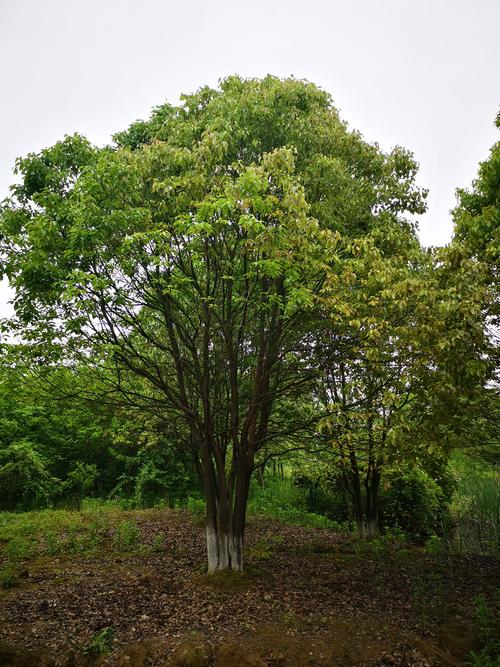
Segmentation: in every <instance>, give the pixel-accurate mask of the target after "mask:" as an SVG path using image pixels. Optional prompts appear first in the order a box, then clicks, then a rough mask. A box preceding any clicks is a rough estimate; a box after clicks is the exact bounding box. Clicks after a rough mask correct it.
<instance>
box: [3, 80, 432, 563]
mask: <svg viewBox="0 0 500 667" xmlns="http://www.w3.org/2000/svg"><path fill="white" fill-rule="evenodd" d="M18 171H19V172H20V173H21V175H22V177H23V180H22V183H21V184H20V185H18V186H14V188H13V195H12V197H11V198H10V199H9V200H7V201H6V202H5V203H4V205H3V209H2V215H1V244H0V248H1V256H2V258H3V264H2V269H3V270H2V272H3V274H4V275H7V276H8V277H9V279H10V281H11V284H12V286H13V287H14V289H15V290H16V297H15V309H16V316H15V318H14V319H13V320H12V321H11V322H10V325H9V326H10V327H11V328H12V329H14V330H17V331H18V332H22V333H23V335H24V337H25V339H27V341H28V342H32V343H33V345H34V350H35V352H34V354H35V355H38V357H39V359H41V360H45V361H47V362H49V361H50V362H51V363H55V361H59V362H60V361H63V360H64V362H65V363H68V362H69V360H72V361H78V362H79V363H87V365H88V366H89V367H92V368H93V369H94V370H95V372H96V373H101V377H103V378H106V377H108V376H110V374H109V369H110V368H113V370H114V373H113V378H114V380H113V381H112V382H111V383H110V385H109V389H108V392H109V395H110V394H114V396H115V397H116V396H118V397H121V398H122V399H123V400H124V402H125V403H126V402H130V403H134V404H135V405H136V406H142V407H143V408H144V409H147V410H149V411H156V412H157V414H159V415H166V416H167V418H168V419H176V420H177V421H181V422H182V423H183V425H184V429H185V432H186V438H185V444H184V446H185V447H186V448H189V450H190V452H191V454H192V456H193V459H194V461H195V465H196V468H197V470H198V471H199V474H200V477H201V480H202V483H203V488H204V492H205V498H206V505H207V551H208V569H209V571H214V570H217V569H226V568H232V569H236V570H240V569H242V566H243V561H242V544H243V534H244V526H245V511H246V504H247V498H248V492H249V484H250V478H251V474H252V472H253V470H254V467H255V465H256V461H257V459H256V456H257V454H258V453H260V454H259V457H258V461H262V460H263V457H262V452H263V451H264V450H265V448H266V447H268V446H270V443H271V444H272V443H277V442H288V441H289V438H290V437H291V436H292V435H293V436H294V437H295V438H297V437H299V435H300V433H301V432H303V431H304V430H305V429H307V428H308V427H309V426H310V425H311V424H310V420H311V415H310V414H308V413H307V411H297V412H296V413H294V412H293V411H290V410H280V406H283V405H285V404H289V403H290V401H291V400H294V399H295V398H296V399H297V400H298V399H299V397H300V396H303V395H305V394H306V393H308V392H310V391H311V387H312V383H313V381H314V380H315V378H316V377H317V374H318V372H317V368H316V366H315V364H313V363H312V356H311V354H310V348H311V345H312V344H313V339H312V337H311V331H312V330H313V328H314V327H315V326H316V325H317V322H318V312H319V311H318V308H319V304H320V299H321V294H322V290H323V289H324V286H325V284H327V278H328V276H330V275H332V274H334V273H335V272H338V271H339V269H340V268H341V266H342V255H341V254H340V255H339V254H338V253H337V247H338V246H339V244H341V241H342V238H343V237H347V238H348V237H350V236H362V235H363V234H365V233H368V232H369V230H370V228H371V227H372V226H373V225H374V224H376V222H377V220H378V219H379V217H380V216H385V218H386V219H389V220H391V221H392V222H393V223H394V224H396V225H397V224H399V215H400V213H402V212H404V211H409V212H410V213H415V212H420V211H422V210H423V206H424V205H423V193H421V192H420V191H419V190H418V188H416V187H415V186H414V176H415V173H416V166H415V163H414V162H413V160H412V158H411V156H410V155H409V154H408V153H407V152H406V151H404V150H402V149H399V148H398V149H395V150H394V151H393V152H392V153H391V154H389V155H387V154H384V153H383V152H382V151H380V150H379V148H378V147H377V146H376V145H375V146H374V145H369V144H367V143H365V142H364V141H363V140H362V138H361V137H360V136H359V135H358V134H357V133H355V132H349V131H348V130H347V128H346V126H345V125H344V124H343V123H342V122H341V121H340V120H339V118H338V115H337V113H336V111H335V109H334V108H333V106H332V103H331V99H330V98H329V96H328V95H327V94H326V93H324V92H322V91H320V90H319V89H318V88H316V87H315V86H314V85H312V84H308V83H304V82H299V81H295V80H293V79H292V80H286V81H281V80H279V79H276V78H273V77H267V78H265V79H264V80H262V81H259V80H249V81H245V80H241V79H239V78H237V77H231V78H229V79H227V80H225V81H224V82H222V84H221V87H220V89H218V90H211V89H207V88H205V89H202V90H200V91H199V92H198V93H196V94H195V95H191V96H187V97H185V98H184V100H183V102H182V104H181V105H180V106H178V107H173V106H170V105H168V104H166V105H164V106H162V107H159V108H157V109H156V110H155V111H154V112H153V114H152V117H151V119H150V120H149V121H147V122H137V123H134V124H133V125H132V126H131V127H130V129H129V130H128V131H126V132H124V133H121V134H118V135H116V137H115V145H114V146H112V147H105V148H102V149H97V148H93V147H92V146H90V144H89V143H88V142H87V141H86V140H85V139H83V138H81V137H79V136H74V137H67V138H65V139H64V140H63V141H62V142H60V143H58V144H56V145H55V146H54V147H52V148H49V149H47V150H44V151H42V152H41V153H40V154H37V155H35V154H32V155H29V156H28V157H27V158H25V159H22V160H20V161H19V162H18ZM401 224H404V223H401ZM329 298H330V299H333V298H334V297H333V296H332V295H331V294H330V297H329Z"/></svg>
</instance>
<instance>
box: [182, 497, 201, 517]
mask: <svg viewBox="0 0 500 667" xmlns="http://www.w3.org/2000/svg"><path fill="white" fill-rule="evenodd" d="M186 507H187V509H188V512H191V514H194V515H195V516H196V517H201V516H203V514H205V501H204V500H202V499H201V498H193V496H189V498H188V499H187V504H186Z"/></svg>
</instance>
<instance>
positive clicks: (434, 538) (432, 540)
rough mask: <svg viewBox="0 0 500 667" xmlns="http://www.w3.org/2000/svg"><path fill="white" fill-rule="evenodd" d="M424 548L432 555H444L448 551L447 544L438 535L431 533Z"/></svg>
mask: <svg viewBox="0 0 500 667" xmlns="http://www.w3.org/2000/svg"><path fill="white" fill-rule="evenodd" d="M424 550H425V551H426V552H427V553H428V554H430V555H431V556H442V555H443V554H444V553H445V552H446V544H445V542H444V541H443V539H442V538H441V537H438V535H431V536H430V537H429V538H428V539H427V540H426V542H425V545H424Z"/></svg>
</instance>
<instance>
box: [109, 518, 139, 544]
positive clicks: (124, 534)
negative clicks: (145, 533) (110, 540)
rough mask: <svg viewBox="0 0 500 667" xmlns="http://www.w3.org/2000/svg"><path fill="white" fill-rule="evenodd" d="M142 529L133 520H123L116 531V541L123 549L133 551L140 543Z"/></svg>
mask: <svg viewBox="0 0 500 667" xmlns="http://www.w3.org/2000/svg"><path fill="white" fill-rule="evenodd" d="M140 537H141V531H140V530H139V528H138V526H137V524H136V523H135V522H133V521H122V522H121V523H119V524H118V526H117V527H116V531H115V536H114V543H115V545H116V546H117V547H118V549H120V550H121V551H132V550H133V549H134V548H135V547H136V546H137V545H138V543H139V540H140Z"/></svg>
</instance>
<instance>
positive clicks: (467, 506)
mask: <svg viewBox="0 0 500 667" xmlns="http://www.w3.org/2000/svg"><path fill="white" fill-rule="evenodd" d="M452 470H453V471H454V474H455V477H456V490H455V493H454V495H453V498H452V502H451V505H450V522H451V524H452V525H453V527H454V530H453V534H450V535H448V539H449V541H450V542H451V543H452V545H453V546H454V547H455V548H458V549H461V550H466V551H486V552H490V553H491V552H493V553H495V552H496V553H498V551H499V550H500V478H499V474H498V470H497V469H496V468H495V467H494V466H492V465H489V464H488V463H486V462H484V461H481V460H477V459H476V460H474V459H471V458H469V457H466V456H460V455H455V457H454V458H453V460H452ZM448 528H449V527H448ZM450 533H451V530H450Z"/></svg>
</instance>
